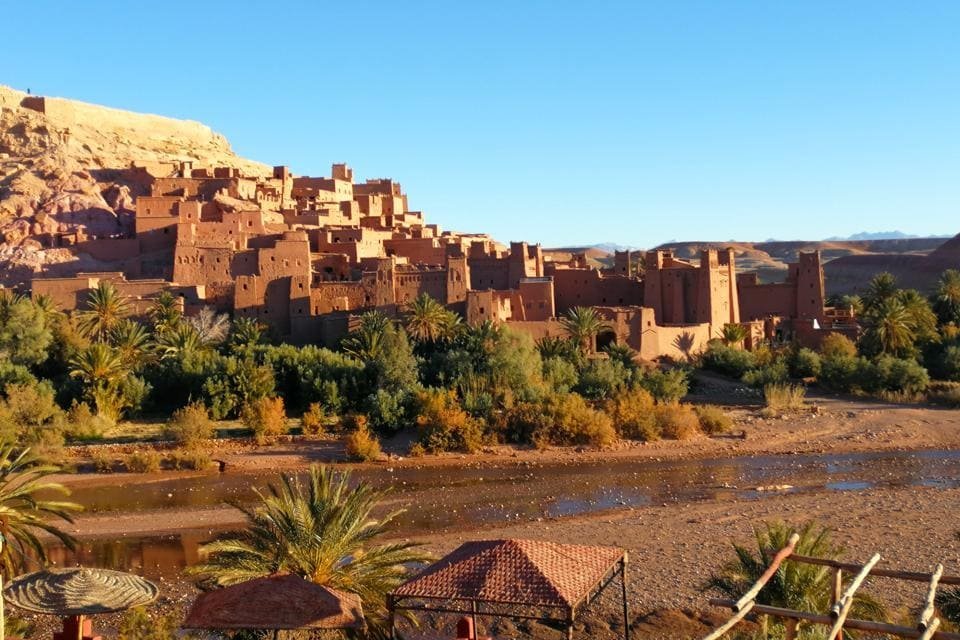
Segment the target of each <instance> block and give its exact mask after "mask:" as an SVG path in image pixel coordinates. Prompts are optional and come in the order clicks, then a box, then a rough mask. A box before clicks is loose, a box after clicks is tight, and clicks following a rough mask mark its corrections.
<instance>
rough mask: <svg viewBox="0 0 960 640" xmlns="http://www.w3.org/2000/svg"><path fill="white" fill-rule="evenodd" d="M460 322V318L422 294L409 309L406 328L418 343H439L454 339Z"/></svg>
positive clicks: (405, 321) (405, 322)
mask: <svg viewBox="0 0 960 640" xmlns="http://www.w3.org/2000/svg"><path fill="white" fill-rule="evenodd" d="M459 322H460V316H458V315H457V314H455V313H453V312H452V311H449V310H448V309H447V308H446V307H444V306H443V305H442V304H440V303H439V302H437V301H436V300H434V299H433V298H431V297H430V296H429V295H428V294H426V293H421V294H420V295H419V296H417V297H416V298H415V299H414V301H413V302H411V303H410V305H409V306H408V307H407V311H406V318H405V320H404V327H405V328H406V330H407V333H408V334H409V335H410V337H411V338H413V339H414V340H416V341H417V342H439V341H441V340H445V339H448V338H450V337H452V334H453V332H454V331H455V330H456V327H457V325H458V323H459Z"/></svg>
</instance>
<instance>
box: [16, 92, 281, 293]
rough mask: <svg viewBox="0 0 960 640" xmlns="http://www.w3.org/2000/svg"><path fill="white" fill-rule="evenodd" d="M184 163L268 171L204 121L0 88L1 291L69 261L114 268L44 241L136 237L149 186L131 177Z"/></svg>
mask: <svg viewBox="0 0 960 640" xmlns="http://www.w3.org/2000/svg"><path fill="white" fill-rule="evenodd" d="M182 161H192V162H194V163H195V164H196V165H197V166H204V167H218V166H230V167H237V168H240V169H241V170H242V171H243V172H244V173H246V174H247V175H257V174H268V173H269V167H267V166H266V165H263V164H260V163H256V162H252V161H249V160H245V159H243V158H240V157H238V156H237V155H236V154H234V153H233V151H232V149H231V148H230V144H229V143H228V142H227V140H226V138H224V137H223V136H222V135H220V134H218V133H215V132H214V131H212V130H211V129H210V128H209V127H207V126H205V125H203V124H200V123H198V122H191V121H184V120H176V119H173V118H166V117H162V116H156V115H148V114H140V113H133V112H129V111H122V110H119V109H112V108H108V107H101V106H97V105H92V104H87V103H83V102H78V101H74V100H65V99H62V98H46V97H42V98H41V97H37V96H29V95H27V94H26V93H23V92H21V91H16V90H14V89H10V88H8V87H3V86H0V284H3V283H12V282H17V281H22V280H23V277H24V276H25V275H28V274H29V273H35V272H37V271H39V270H40V269H41V268H42V267H44V266H45V265H55V264H57V263H61V262H68V261H69V262H77V261H79V262H81V263H82V264H81V265H75V266H82V267H83V268H90V269H97V268H109V265H106V264H100V263H99V262H98V261H97V260H95V259H93V258H92V257H90V256H84V255H82V254H81V255H77V254H76V252H71V251H64V250H61V249H56V248H50V247H48V246H45V244H44V242H43V239H44V238H48V237H50V235H51V234H76V235H77V236H87V237H101V238H102V237H111V236H118V235H125V234H128V233H129V232H130V231H131V224H132V216H133V210H134V205H133V203H134V199H135V198H136V197H137V196H139V195H143V187H142V186H141V185H139V184H137V183H136V182H133V181H130V180H128V179H126V175H127V171H126V170H129V169H131V168H132V167H134V166H148V165H153V166H156V165H158V164H162V163H171V166H172V165H173V164H174V163H179V162H182Z"/></svg>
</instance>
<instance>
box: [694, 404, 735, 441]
mask: <svg viewBox="0 0 960 640" xmlns="http://www.w3.org/2000/svg"><path fill="white" fill-rule="evenodd" d="M693 410H694V412H695V413H696V414H697V418H698V419H699V420H700V430H701V431H703V432H704V433H706V434H707V435H711V436H713V435H717V434H720V433H727V432H728V431H730V428H731V427H733V420H732V419H731V418H730V416H728V415H727V414H726V413H724V412H723V409H721V408H720V407H717V406H715V405H711V404H703V405H697V406H695V407H694V408H693Z"/></svg>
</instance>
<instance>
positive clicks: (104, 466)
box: [92, 451, 117, 473]
mask: <svg viewBox="0 0 960 640" xmlns="http://www.w3.org/2000/svg"><path fill="white" fill-rule="evenodd" d="M92 458H93V468H94V470H95V471H96V472H97V473H113V471H114V468H115V467H116V463H117V459H116V457H115V456H112V455H110V454H109V453H105V452H103V451H97V452H96V453H94V454H93V456H92Z"/></svg>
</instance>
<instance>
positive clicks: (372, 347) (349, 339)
mask: <svg viewBox="0 0 960 640" xmlns="http://www.w3.org/2000/svg"><path fill="white" fill-rule="evenodd" d="M392 324H393V323H392V322H391V320H390V318H388V317H387V316H386V315H384V314H383V313H381V312H380V311H368V312H366V313H364V314H363V315H362V316H360V324H359V325H358V326H357V328H355V329H353V330H352V331H351V332H350V333H348V334H347V335H346V337H344V339H343V341H342V342H341V344H340V347H341V349H343V352H344V353H346V354H347V355H350V356H353V357H354V358H356V359H357V360H360V361H362V362H366V361H367V360H371V359H373V358H375V357H377V356H378V355H379V353H380V349H381V347H382V344H383V336H384V333H385V332H386V330H387V328H388V327H390V326H391V325H392Z"/></svg>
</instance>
